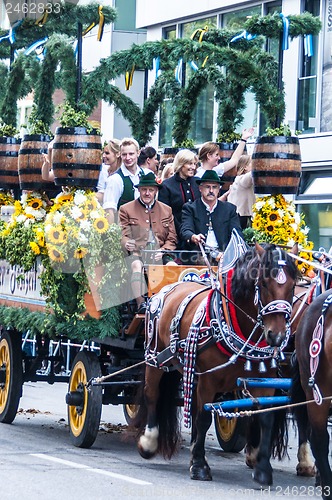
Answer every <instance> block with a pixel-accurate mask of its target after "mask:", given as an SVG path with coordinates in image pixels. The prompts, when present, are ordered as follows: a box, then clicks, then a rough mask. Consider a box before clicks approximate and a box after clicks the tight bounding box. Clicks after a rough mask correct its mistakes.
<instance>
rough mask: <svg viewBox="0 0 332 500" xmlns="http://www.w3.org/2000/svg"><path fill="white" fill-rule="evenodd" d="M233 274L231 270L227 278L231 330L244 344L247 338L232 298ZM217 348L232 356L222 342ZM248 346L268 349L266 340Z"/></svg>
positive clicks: (250, 343) (218, 343)
mask: <svg viewBox="0 0 332 500" xmlns="http://www.w3.org/2000/svg"><path fill="white" fill-rule="evenodd" d="M233 274H234V269H231V270H230V271H229V272H228V273H227V276H226V296H227V298H228V299H229V300H228V310H229V316H230V323H231V330H232V331H234V333H235V334H236V335H237V336H238V337H239V338H240V339H242V340H243V341H244V342H246V340H247V339H246V338H245V336H244V335H243V333H242V331H241V328H240V325H239V322H238V320H237V317H236V306H235V305H234V303H233V302H234V301H233V296H232V277H233ZM216 345H217V347H218V349H219V350H220V351H221V352H222V353H223V354H226V355H227V356H230V355H231V354H233V353H231V352H230V351H229V350H228V349H226V348H225V347H224V346H223V345H222V344H221V343H220V341H219V342H217V344H216ZM248 345H252V346H254V345H255V346H257V347H260V348H265V347H268V344H267V342H266V340H262V341H261V342H259V343H258V344H253V343H252V342H249V343H248Z"/></svg>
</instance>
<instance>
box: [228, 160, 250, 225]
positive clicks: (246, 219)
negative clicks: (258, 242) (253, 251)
mask: <svg viewBox="0 0 332 500" xmlns="http://www.w3.org/2000/svg"><path fill="white" fill-rule="evenodd" d="M227 201H229V202H230V203H233V205H235V206H236V208H237V213H238V214H239V216H240V223H241V228H242V229H245V228H246V227H250V226H251V217H252V206H253V204H254V203H255V201H256V197H255V193H254V183H253V178H252V173H251V156H249V155H242V156H240V159H239V161H238V164H237V168H236V177H235V180H234V182H233V184H232V185H231V187H230V191H229V194H228V198H227Z"/></svg>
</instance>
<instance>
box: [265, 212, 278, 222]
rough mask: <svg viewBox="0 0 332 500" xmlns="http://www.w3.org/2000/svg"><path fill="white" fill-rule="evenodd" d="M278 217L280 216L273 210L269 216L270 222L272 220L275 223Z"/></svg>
mask: <svg viewBox="0 0 332 500" xmlns="http://www.w3.org/2000/svg"><path fill="white" fill-rule="evenodd" d="M278 219H279V216H278V214H277V213H276V212H271V213H270V214H269V215H268V217H267V220H268V222H270V223H271V222H272V224H273V223H275V222H276V221H277V220H278Z"/></svg>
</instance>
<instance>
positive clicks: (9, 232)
mask: <svg viewBox="0 0 332 500" xmlns="http://www.w3.org/2000/svg"><path fill="white" fill-rule="evenodd" d="M13 205H14V213H13V215H12V217H11V219H10V221H9V222H4V221H1V226H0V227H1V232H0V258H1V259H5V260H7V261H8V262H9V263H10V264H11V265H12V266H14V265H18V266H20V267H21V268H22V270H23V271H29V270H30V269H31V268H32V267H33V265H34V263H35V261H36V257H37V255H41V254H45V255H46V247H45V240H44V228H43V225H44V224H43V223H44V219H45V216H46V213H47V209H48V205H47V201H46V200H45V199H44V198H43V196H42V195H41V194H40V193H37V192H29V193H23V194H22V196H21V199H20V200H16V201H13Z"/></svg>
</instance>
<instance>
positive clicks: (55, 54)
mask: <svg viewBox="0 0 332 500" xmlns="http://www.w3.org/2000/svg"><path fill="white" fill-rule="evenodd" d="M45 48H46V55H45V58H44V60H43V63H42V68H41V71H40V76H39V79H38V81H37V84H36V87H35V98H34V101H35V104H36V116H37V118H38V119H40V120H41V121H43V122H44V123H45V125H46V126H50V125H51V124H52V123H53V115H54V104H53V93H54V91H55V88H56V76H55V75H56V68H57V66H58V64H59V62H61V81H62V88H63V90H64V91H65V93H66V99H67V101H68V102H70V103H74V100H75V85H76V62H75V54H74V51H73V48H72V44H71V40H70V39H69V38H68V37H67V36H66V35H52V36H51V37H50V38H49V40H48V41H47V43H46V45H45Z"/></svg>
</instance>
